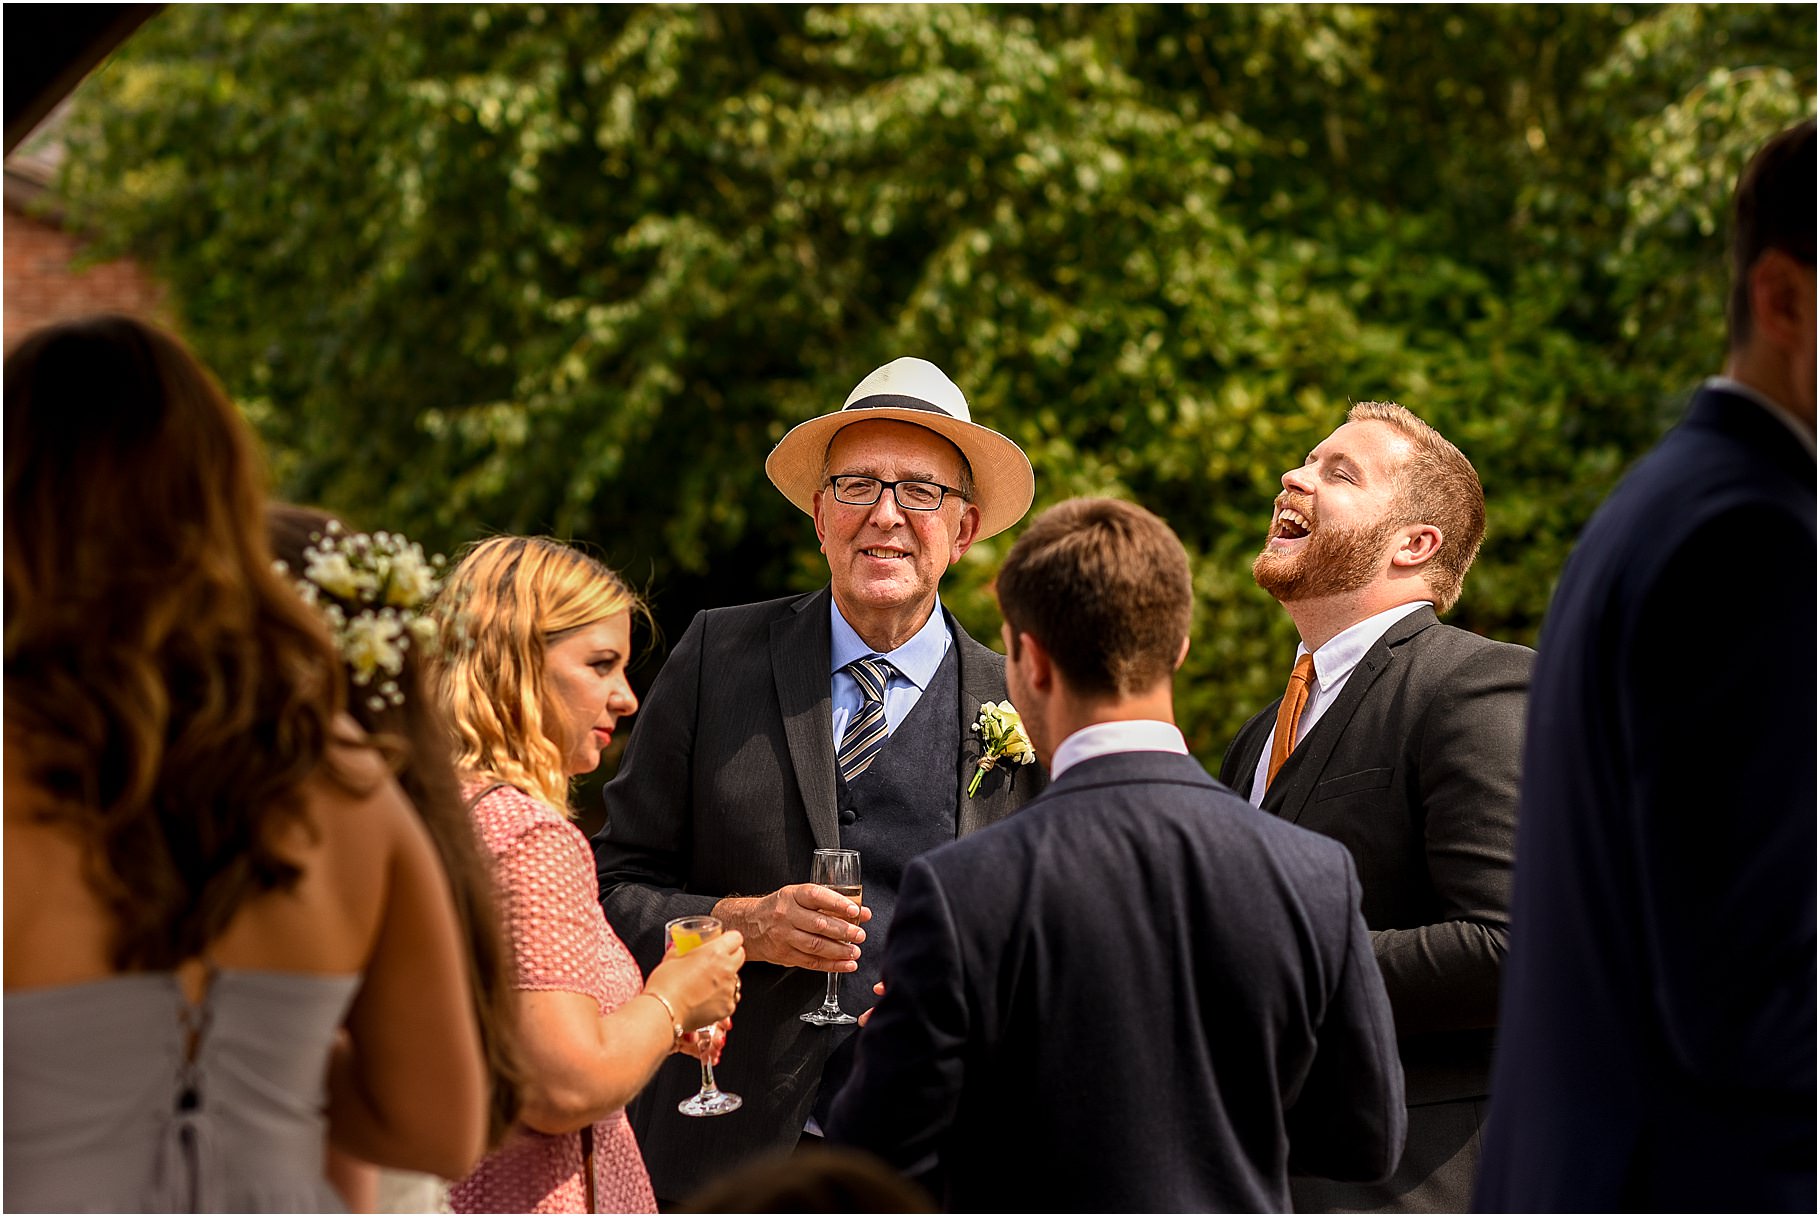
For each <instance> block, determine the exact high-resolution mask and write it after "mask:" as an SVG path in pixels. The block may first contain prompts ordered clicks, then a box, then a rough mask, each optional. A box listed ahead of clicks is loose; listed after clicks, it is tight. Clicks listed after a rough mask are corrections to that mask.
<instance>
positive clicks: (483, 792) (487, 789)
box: [468, 782, 512, 815]
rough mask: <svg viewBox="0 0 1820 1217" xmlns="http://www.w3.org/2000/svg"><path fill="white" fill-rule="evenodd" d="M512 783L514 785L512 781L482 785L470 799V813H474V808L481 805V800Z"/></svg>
mask: <svg viewBox="0 0 1820 1217" xmlns="http://www.w3.org/2000/svg"><path fill="white" fill-rule="evenodd" d="M510 785H512V783H510V782H494V783H493V784H492V785H491V786H483V787H481V788H480V790H479V791H478V792H477V793H476V794H475V795H474V797H473V798H471V799H469V800H468V814H470V815H472V814H473V812H474V809H475V808H476V807H479V806H480V801H481V800H482V799H484V798H486V797H487V796H488V795H490V794H492V793H493V792H494V791H495V790H504V789H506V787H508V786H510Z"/></svg>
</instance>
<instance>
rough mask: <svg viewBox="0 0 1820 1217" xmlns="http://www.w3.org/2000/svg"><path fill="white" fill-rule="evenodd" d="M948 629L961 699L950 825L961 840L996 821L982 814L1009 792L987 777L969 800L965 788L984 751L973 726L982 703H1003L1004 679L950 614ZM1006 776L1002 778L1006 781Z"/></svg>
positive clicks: (990, 655) (993, 654)
mask: <svg viewBox="0 0 1820 1217" xmlns="http://www.w3.org/2000/svg"><path fill="white" fill-rule="evenodd" d="M942 612H944V613H947V612H948V610H947V609H945V608H944V609H943V610H942ZM948 628H949V629H951V630H953V631H954V649H955V658H956V659H957V660H958V661H959V663H960V687H961V700H960V704H959V706H958V707H956V711H955V712H956V713H957V714H959V715H960V726H961V748H960V757H959V758H958V760H957V771H956V776H957V782H956V785H955V788H954V812H955V814H954V823H955V826H956V828H957V829H958V830H959V835H960V836H963V837H964V836H966V835H967V834H968V833H970V832H974V831H976V830H978V829H980V828H984V827H985V826H986V825H988V824H990V823H992V822H993V820H994V819H996V818H1000V817H995V816H989V815H987V814H986V811H987V809H988V808H989V807H991V806H992V805H993V804H992V800H993V799H997V798H1003V797H1008V792H1009V790H1010V786H1011V783H1010V782H1009V781H1003V780H1001V781H997V782H995V781H993V780H992V776H991V775H990V774H988V775H987V778H986V780H985V781H984V782H981V783H980V792H979V794H978V795H977V796H975V797H973V798H968V797H967V787H968V786H969V785H970V784H971V783H972V781H973V773H974V770H975V769H977V768H978V767H979V760H980V755H981V753H983V752H984V751H985V749H984V748H983V747H982V746H981V744H980V737H979V733H978V732H976V731H974V729H973V724H975V723H976V722H978V721H979V716H980V706H981V705H982V704H983V703H985V702H989V701H990V702H999V701H1003V700H1004V698H1005V677H1004V669H1003V667H1002V666H1001V665H1000V664H999V663H995V662H994V660H996V659H997V658H998V655H997V653H996V652H994V651H991V650H988V649H987V648H986V647H983V646H981V645H980V644H979V643H977V642H975V641H973V638H972V636H970V635H969V634H968V633H967V631H966V630H963V629H962V628H961V624H960V622H958V621H956V620H955V619H954V617H953V615H952V614H949V616H948ZM1013 768H1016V766H1013ZM1010 776H1011V775H1010V774H1006V775H1005V777H1006V778H1009V777H1010Z"/></svg>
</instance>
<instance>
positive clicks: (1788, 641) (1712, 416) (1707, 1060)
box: [1474, 119, 1816, 1212]
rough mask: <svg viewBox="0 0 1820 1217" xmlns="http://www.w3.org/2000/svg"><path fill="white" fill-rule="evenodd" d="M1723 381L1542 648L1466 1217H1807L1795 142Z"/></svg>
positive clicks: (1582, 552) (1597, 519)
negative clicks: (1474, 1213)
mask: <svg viewBox="0 0 1820 1217" xmlns="http://www.w3.org/2000/svg"><path fill="white" fill-rule="evenodd" d="M1729 345H1730V349H1729V353H1728V356H1727V359H1726V363H1725V372H1724V375H1722V376H1717V377H1714V378H1712V379H1710V380H1708V381H1706V383H1705V384H1703V385H1702V386H1701V387H1700V389H1699V390H1698V391H1697V392H1696V393H1695V394H1694V397H1693V400H1692V402H1691V403H1690V405H1689V407H1688V410H1687V414H1686V417H1685V418H1684V419H1683V420H1682V422H1681V424H1680V425H1679V426H1677V427H1676V428H1675V429H1674V430H1673V431H1671V432H1670V433H1669V434H1668V436H1667V437H1666V438H1665V439H1664V440H1663V441H1662V443H1661V444H1660V445H1659V446H1658V447H1657V448H1656V449H1655V450H1654V451H1653V452H1652V453H1650V454H1649V455H1648V456H1647V457H1645V458H1644V459H1643V460H1642V461H1641V462H1640V463H1639V464H1638V465H1637V467H1636V468H1635V469H1634V470H1632V471H1631V472H1630V473H1629V474H1628V475H1627V476H1626V477H1625V479H1624V481H1623V482H1622V483H1621V484H1620V485H1619V486H1618V488H1617V490H1616V491H1614V492H1613V493H1612V495H1611V497H1610V498H1609V499H1607V500H1606V502H1605V505H1604V506H1603V507H1601V508H1600V510H1599V511H1598V513H1597V514H1595V515H1594V516H1593V519H1592V522H1591V523H1589V524H1588V525H1587V527H1586V531H1585V532H1584V533H1583V534H1582V535H1581V537H1580V541H1579V544H1578V546H1577V548H1576V549H1575V551H1574V553H1573V556H1572V557H1571V558H1570V559H1569V560H1568V563H1567V567H1566V569H1565V570H1564V572H1563V573H1562V576H1561V581H1560V584H1559V586H1558V587H1557V589H1556V591H1555V597H1554V603H1553V605H1552V606H1551V607H1550V609H1549V613H1548V616H1547V618H1546V619H1545V620H1544V622H1543V627H1542V637H1541V644H1540V647H1539V652H1540V655H1539V658H1538V660H1537V664H1536V673H1535V682H1534V686H1533V690H1532V693H1531V697H1530V703H1529V727H1528V740H1529V744H1528V749H1527V752H1526V754H1525V757H1524V765H1523V784H1522V801H1521V812H1520V814H1519V815H1518V817H1517V824H1518V828H1517V865H1516V880H1515V896H1514V902H1513V907H1512V926H1511V955H1510V959H1509V961H1508V962H1507V963H1506V965H1505V969H1504V977H1505V980H1504V991H1503V994H1502V1012H1501V1016H1500V1022H1501V1024H1502V1027H1503V1033H1502V1039H1501V1040H1500V1042H1499V1044H1498V1048H1497V1056H1496V1064H1495V1070H1496V1073H1495V1078H1494V1081H1493V1085H1492V1088H1491V1093H1492V1106H1491V1113H1490V1116H1489V1118H1488V1121H1487V1124H1486V1144H1485V1151H1484V1161H1483V1169H1482V1173H1481V1176H1480V1179H1479V1187H1478V1191H1477V1193H1476V1195H1475V1197H1474V1202H1475V1204H1476V1205H1477V1206H1478V1207H1479V1208H1480V1209H1488V1210H1495V1211H1508V1210H1514V1211H1530V1212H1536V1211H1542V1212H1547V1211H1556V1210H1573V1211H1581V1212H1585V1211H1593V1212H1598V1211H1613V1210H1643V1211H1649V1210H1662V1211H1667V1210H1674V1211H1686V1212H1713V1211H1717V1212H1753V1211H1755V1212H1770V1211H1787V1212H1812V1211H1813V1210H1814V1200H1815V1193H1814V1184H1815V1175H1814V1137H1815V1123H1814V1098H1815V1094H1814V1067H1815V1059H1814V1032H1815V1019H1814V982H1815V973H1814V894H1815V893H1814V844H1815V841H1814V835H1815V834H1814V812H1815V804H1814V798H1815V784H1814V739H1815V726H1816V723H1815V705H1814V699H1815V682H1814V668H1815V561H1814V554H1815V533H1814V396H1815V393H1814V351H1815V340H1814V123H1813V121H1812V120H1811V119H1810V120H1809V121H1808V122H1805V123H1803V124H1801V125H1800V126H1798V127H1795V128H1793V129H1792V130H1789V131H1786V132H1783V133H1782V134H1781V135H1779V136H1777V137H1776V138H1775V139H1773V140H1771V141H1770V142H1769V143H1768V144H1766V145H1765V146H1764V147H1763V148H1762V149H1761V150H1760V151H1759V152H1758V154H1757V156H1756V158H1755V159H1754V160H1753V161H1752V162H1751V164H1750V165H1749V167H1748V168H1746V169H1745V171H1744V175H1743V177H1742V178H1741V179H1740V181H1739V185H1738V189H1737V192H1736V195H1735V198H1734V203H1733V233H1732V292H1731V305H1730V344H1729Z"/></svg>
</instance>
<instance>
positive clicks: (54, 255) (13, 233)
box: [4, 199, 163, 351]
mask: <svg viewBox="0 0 1820 1217" xmlns="http://www.w3.org/2000/svg"><path fill="white" fill-rule="evenodd" d="M5 235H6V243H5V266H6V283H5V293H6V294H5V314H6V332H5V339H4V342H5V348H6V349H7V350H9V351H10V350H11V349H12V348H13V344H14V343H15V342H17V341H18V340H19V339H20V338H22V337H24V336H25V335H26V334H29V333H31V331H33V330H35V329H37V328H39V327H40V326H44V325H48V324H50V323H51V322H53V321H67V320H69V319H70V318H72V317H81V316H85V315H87V314H89V313H103V312H122V313H134V314H137V315H139V316H142V317H150V318H154V319H163V315H162V309H161V305H162V300H163V294H162V293H161V292H160V291H159V290H158V286H157V284H156V283H154V282H153V281H152V279H151V278H150V276H148V275H147V274H146V273H145V272H144V271H142V270H140V268H139V267H138V266H137V265H135V264H134V263H133V262H131V261H130V260H126V259H121V260H118V261H114V262H104V263H102V264H100V265H97V266H91V267H88V268H87V269H85V270H83V271H81V272H77V271H74V270H72V269H71V268H70V264H71V262H72V261H73V260H74V259H75V257H76V255H77V253H78V252H79V251H80V249H81V240H80V238H78V237H77V236H75V235H73V234H71V233H67V232H64V231H63V230H62V229H61V228H59V227H57V225H56V224H54V223H52V222H50V221H48V220H46V219H43V218H40V217H38V216H34V215H29V214H27V213H26V212H25V211H24V210H23V209H22V208H21V207H18V206H15V205H14V204H13V202H12V200H10V199H9V200H8V201H7V207H6V234H5Z"/></svg>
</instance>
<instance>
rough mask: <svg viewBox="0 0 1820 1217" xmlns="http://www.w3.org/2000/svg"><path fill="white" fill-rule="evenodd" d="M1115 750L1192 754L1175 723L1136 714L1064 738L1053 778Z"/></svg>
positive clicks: (1051, 768)
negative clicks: (1137, 716)
mask: <svg viewBox="0 0 1820 1217" xmlns="http://www.w3.org/2000/svg"><path fill="white" fill-rule="evenodd" d="M1114 752H1174V753H1178V754H1180V755H1182V756H1187V755H1188V741H1187V740H1185V739H1183V738H1182V733H1181V731H1180V729H1178V728H1177V727H1176V725H1175V724H1174V723H1165V722H1160V721H1158V720H1157V719H1154V718H1133V719H1125V720H1122V721H1119V722H1112V723H1092V724H1089V725H1088V726H1085V727H1082V728H1081V729H1080V730H1079V731H1076V732H1075V733H1074V734H1073V735H1071V736H1069V737H1068V738H1067V739H1065V740H1063V741H1062V745H1061V747H1059V748H1057V749H1056V750H1055V755H1054V756H1053V757H1051V758H1050V760H1049V780H1050V781H1052V782H1053V781H1055V779H1057V778H1059V777H1061V776H1062V774H1064V773H1066V772H1067V771H1068V770H1070V769H1072V768H1074V766H1076V765H1078V764H1080V763H1081V762H1082V761H1090V760H1092V759H1093V758H1094V757H1096V756H1109V755H1111V754H1112V753H1114Z"/></svg>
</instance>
